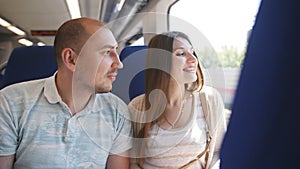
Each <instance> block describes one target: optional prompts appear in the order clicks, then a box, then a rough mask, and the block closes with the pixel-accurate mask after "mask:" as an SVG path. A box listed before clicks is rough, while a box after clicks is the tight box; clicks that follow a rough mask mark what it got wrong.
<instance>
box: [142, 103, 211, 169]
mask: <svg viewBox="0 0 300 169" xmlns="http://www.w3.org/2000/svg"><path fill="white" fill-rule="evenodd" d="M193 99H195V98H193ZM192 109H193V110H192V111H193V116H192V117H191V119H190V121H189V123H187V125H186V126H184V127H182V128H178V129H163V128H161V127H159V126H158V125H157V124H155V125H153V126H152V127H151V129H150V132H149V137H150V138H151V139H149V141H148V143H147V157H146V158H145V162H144V164H143V168H144V169H156V168H157V169H158V168H164V169H173V168H174V169H178V168H179V167H181V166H183V165H185V164H187V163H188V162H190V161H191V160H193V159H194V158H196V156H197V155H199V154H200V153H201V152H202V151H203V150H204V149H205V146H206V138H207V137H206V131H207V126H206V121H205V118H204V114H203V110H202V107H201V104H196V106H195V105H192ZM200 160H202V163H203V161H204V157H202V158H201V159H200ZM193 168H195V169H201V165H200V162H199V161H198V162H197V163H195V164H194V165H193V166H191V167H190V169H193Z"/></svg>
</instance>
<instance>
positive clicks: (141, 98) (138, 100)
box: [128, 94, 145, 107]
mask: <svg viewBox="0 0 300 169" xmlns="http://www.w3.org/2000/svg"><path fill="white" fill-rule="evenodd" d="M144 97H145V94H141V95H139V96H137V97H135V98H133V99H132V100H131V101H130V102H129V104H128V106H134V107H140V106H141V105H142V104H144Z"/></svg>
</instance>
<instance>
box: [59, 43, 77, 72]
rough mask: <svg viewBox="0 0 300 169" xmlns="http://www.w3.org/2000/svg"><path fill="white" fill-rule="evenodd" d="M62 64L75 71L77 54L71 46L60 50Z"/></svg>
mask: <svg viewBox="0 0 300 169" xmlns="http://www.w3.org/2000/svg"><path fill="white" fill-rule="evenodd" d="M61 56H62V61H63V64H64V65H65V66H66V67H67V68H68V69H69V70H70V71H72V72H74V71H75V65H76V60H77V57H78V55H77V54H76V53H75V52H74V51H73V50H72V49H71V48H64V49H63V50H62V52H61Z"/></svg>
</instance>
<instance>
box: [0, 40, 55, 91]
mask: <svg viewBox="0 0 300 169" xmlns="http://www.w3.org/2000/svg"><path fill="white" fill-rule="evenodd" d="M56 70H57V64H56V61H55V57H54V49H53V46H29V47H28V46H26V47H18V48H15V49H14V50H13V51H12V53H11V55H10V58H9V59H8V62H7V65H6V69H5V73H4V75H3V79H2V82H1V85H0V89H2V88H4V87H6V86H8V85H11V84H14V83H18V82H23V81H28V80H34V79H40V78H45V77H48V76H51V75H53V73H54V72H55V71H56Z"/></svg>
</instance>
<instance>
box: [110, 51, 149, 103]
mask: <svg viewBox="0 0 300 169" xmlns="http://www.w3.org/2000/svg"><path fill="white" fill-rule="evenodd" d="M146 51H147V46H127V47H125V48H124V49H123V50H122V51H121V53H120V60H121V61H122V63H123V65H124V67H123V69H120V70H119V71H118V76H117V79H116V81H115V82H114V83H113V88H112V93H114V94H116V95H117V96H119V97H120V98H121V99H122V100H123V101H124V102H125V103H127V104H128V103H129V102H130V101H131V100H132V99H133V98H134V97H136V96H138V95H140V94H143V93H144V91H145V82H144V69H145V67H146Z"/></svg>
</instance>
